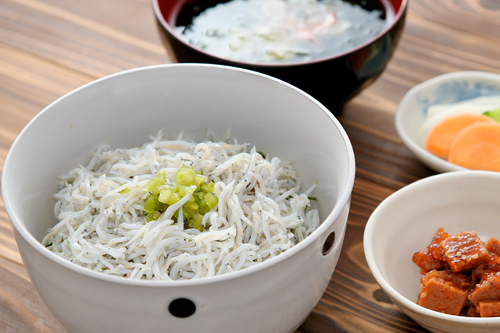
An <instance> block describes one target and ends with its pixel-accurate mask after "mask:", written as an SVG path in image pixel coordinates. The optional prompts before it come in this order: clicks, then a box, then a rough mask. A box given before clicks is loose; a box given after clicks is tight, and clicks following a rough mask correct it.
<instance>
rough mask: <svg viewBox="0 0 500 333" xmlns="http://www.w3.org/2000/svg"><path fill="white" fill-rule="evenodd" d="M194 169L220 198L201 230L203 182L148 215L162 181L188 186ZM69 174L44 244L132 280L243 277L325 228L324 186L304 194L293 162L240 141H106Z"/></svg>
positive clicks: (164, 187)
mask: <svg viewBox="0 0 500 333" xmlns="http://www.w3.org/2000/svg"><path fill="white" fill-rule="evenodd" d="M214 141H216V140H214ZM187 169H189V170H193V172H195V173H196V175H200V176H197V177H202V178H203V177H204V179H203V181H202V183H203V184H213V185H212V187H211V189H213V192H211V191H210V190H208V192H209V193H208V194H210V195H212V196H213V194H215V196H216V197H217V199H216V201H214V202H212V204H211V205H209V206H207V205H205V208H206V210H204V211H203V210H201V211H202V212H203V214H202V217H200V218H199V219H198V225H197V227H190V224H189V223H186V221H187V216H188V213H189V210H188V207H187V203H188V202H194V199H193V198H194V197H195V195H198V194H200V195H201V196H200V197H202V196H203V195H204V194H203V193H202V192H201V191H199V192H197V191H195V190H194V188H195V187H196V186H195V185H191V188H192V190H189V188H188V191H187V192H186V193H183V195H181V196H180V199H178V200H177V201H176V202H171V204H170V205H168V204H162V203H160V205H161V207H162V208H161V209H159V210H158V209H157V208H158V207H157V205H158V202H156V206H155V207H156V208H155V209H156V210H154V209H153V210H148V209H145V206H148V204H147V203H146V202H148V199H150V198H151V197H152V196H154V194H153V192H152V191H151V189H152V188H153V187H151V184H152V183H155V181H156V180H157V179H162V182H161V184H160V185H159V186H158V187H157V188H158V191H157V192H160V191H163V192H161V193H164V192H165V191H167V190H168V189H170V190H171V189H172V188H175V187H177V188H178V187H179V186H181V187H182V185H177V184H176V180H177V175H178V174H179V170H187ZM159 175H161V177H163V178H161V177H160V176H159ZM159 177H160V178H159ZM60 178H61V183H60V186H59V188H60V191H59V192H58V193H57V194H55V198H56V199H57V202H56V204H55V207H54V213H55V215H56V217H57V218H58V220H59V223H58V224H57V225H55V226H54V227H53V228H51V229H50V230H49V232H48V234H47V235H46V236H45V237H44V239H43V241H42V243H43V244H44V245H45V246H46V247H47V248H48V249H49V250H51V251H53V252H55V253H56V254H58V255H59V256H61V257H63V258H65V259H67V260H70V261H71V262H73V263H75V264H78V265H80V266H83V267H86V268H88V269H91V270H94V271H97V272H101V273H104V274H110V275H115V276H122V277H126V278H130V279H147V280H160V281H169V280H180V279H194V278H200V277H208V276H216V275H221V274H226V273H230V272H233V271H238V270H240V269H243V268H246V267H249V266H252V265H255V264H257V263H259V262H262V261H264V260H267V259H269V258H272V257H274V256H276V255H278V254H280V253H282V252H284V251H286V250H288V249H290V248H291V247H292V246H294V245H295V244H297V243H298V242H300V241H301V240H303V239H304V238H305V237H307V236H308V235H309V234H310V233H311V232H313V231H314V230H315V229H316V228H317V227H318V225H319V223H320V221H319V216H318V211H317V210H316V209H313V208H311V201H310V200H314V199H315V198H310V197H308V196H309V195H310V194H311V192H312V191H313V190H314V188H315V186H316V185H313V186H312V187H310V188H309V189H307V190H306V191H305V192H303V193H300V192H299V191H300V187H301V181H300V177H299V175H298V173H297V172H296V171H295V170H294V168H293V166H292V163H290V162H283V161H281V160H280V159H279V158H278V157H273V158H269V157H267V158H265V157H264V154H262V153H260V152H258V151H257V150H256V148H255V147H252V146H251V145H250V144H247V143H245V144H239V143H238V142H237V141H236V140H225V141H224V142H212V141H209V140H207V141H205V142H201V143H194V142H189V141H185V140H183V139H182V135H181V136H179V138H178V139H176V140H172V141H168V140H163V139H162V135H161V133H160V134H159V135H157V136H156V137H152V138H151V141H150V142H149V143H147V144H145V145H144V146H143V147H140V148H131V149H111V147H109V146H107V145H102V146H100V147H99V148H98V149H97V150H96V151H95V152H94V153H93V157H92V158H91V160H90V162H89V164H88V165H87V166H85V167H84V166H79V167H77V168H74V169H73V170H71V171H70V172H69V173H68V174H67V175H64V176H61V177H60ZM155 188H156V187H155ZM197 188H198V189H199V186H198V187H197ZM205 193H207V191H205ZM155 198H157V197H155ZM160 200H161V194H160ZM202 200H203V199H202ZM198 204H199V202H198ZM195 206H196V207H198V206H197V205H195ZM148 211H149V213H148ZM153 213H154V214H153ZM152 214H153V215H154V216H153V215H152ZM198 215H199V214H198ZM152 216H153V217H152Z"/></svg>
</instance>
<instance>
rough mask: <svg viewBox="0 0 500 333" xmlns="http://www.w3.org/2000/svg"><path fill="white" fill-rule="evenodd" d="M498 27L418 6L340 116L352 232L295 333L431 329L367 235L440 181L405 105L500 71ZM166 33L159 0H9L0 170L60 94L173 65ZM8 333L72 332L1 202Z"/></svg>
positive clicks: (422, 0)
mask: <svg viewBox="0 0 500 333" xmlns="http://www.w3.org/2000/svg"><path fill="white" fill-rule="evenodd" d="M498 22H500V2H499V1H497V0H440V1H435V0H410V6H409V12H408V17H407V21H406V26H405V30H404V33H403V35H402V38H401V41H400V44H399V46H398V49H397V51H396V53H395V55H394V57H393V59H392V60H391V62H390V64H389V66H388V67H387V69H386V71H385V72H384V74H383V75H382V76H381V77H380V78H379V79H378V80H377V81H376V82H375V83H374V84H373V85H372V86H371V87H369V88H368V89H367V90H365V91H364V92H363V93H361V94H360V95H359V96H357V97H356V98H355V99H354V100H353V101H352V102H350V103H349V104H348V105H347V107H346V109H345V110H344V112H343V113H342V115H341V116H340V117H339V120H340V122H341V123H342V125H343V126H344V128H345V129H346V131H347V133H348V135H349V137H350V139H351V142H352V144H353V147H354V152H355V155H356V163H357V168H356V171H357V175H356V181H355V185H354V191H353V194H352V207H351V212H350V216H349V222H348V228H347V233H346V238H345V241H344V247H343V250H342V255H341V257H340V260H339V264H338V266H337V269H336V271H335V273H334V274H333V276H332V280H331V283H330V285H329V286H328V289H327V290H326V292H325V294H324V296H323V298H322V299H321V301H320V302H319V304H318V305H317V306H316V308H315V309H314V311H313V312H312V313H311V315H310V316H309V317H308V318H307V320H306V321H305V322H304V323H303V325H302V326H301V327H300V328H299V329H298V331H297V332H301V333H312V332H425V330H424V329H422V328H421V327H420V326H418V325H417V324H415V323H414V322H413V321H412V320H410V319H409V318H408V317H406V316H405V315H404V314H402V313H401V312H400V311H399V310H398V309H397V308H396V306H395V305H394V304H392V302H391V301H390V299H389V298H388V297H387V296H386V295H385V294H384V293H383V292H382V291H381V290H380V287H379V286H378V284H377V283H376V282H375V280H374V278H373V276H372V275H371V273H370V271H369V269H368V267H367V264H366V261H365V257H364V254H363V246H362V238H363V231H364V227H365V225H366V221H367V219H368V218H369V216H370V214H371V213H372V211H373V210H374V209H375V207H377V205H378V204H379V203H380V202H381V201H382V200H383V199H385V198H386V197H387V196H388V195H390V194H391V193H393V192H394V191H397V190H398V189H400V188H402V187H403V186H405V185H407V184H409V183H411V182H414V181H416V180H418V179H421V178H423V177H427V176H429V175H432V174H434V172H433V171H431V170H429V169H427V168H426V167H425V166H423V165H422V164H421V163H420V162H418V161H417V160H416V159H415V158H414V157H413V155H411V154H410V152H409V151H408V150H407V149H406V148H405V147H404V146H403V145H402V144H401V141H400V140H399V138H398V136H397V134H396V131H395V129H394V124H393V122H394V113H395V112H396V109H397V106H398V103H399V102H400V100H401V98H402V97H403V96H404V94H405V93H406V92H407V91H408V90H409V89H410V88H412V87H413V86H415V85H416V84H418V83H420V82H422V81H425V80H427V79H430V78H432V77H434V76H437V75H440V74H443V73H447V72H453V71H462V70H478V71H489V72H494V73H500V26H499V23H498ZM156 29H157V28H156V25H155V21H154V15H153V12H152V8H151V3H150V1H149V0H106V1H102V0H86V1H75V0H0V168H3V164H4V162H5V158H6V156H7V152H8V150H9V148H10V146H11V145H12V143H13V141H14V140H15V138H16V137H17V135H18V134H19V133H20V132H21V130H22V129H23V128H24V126H26V124H27V123H28V122H29V121H30V120H31V119H32V118H33V117H34V116H35V115H36V114H37V113H39V112H40V111H41V110H42V109H43V108H44V107H45V106H47V105H48V104H50V103H51V102H53V101H54V100H56V99H57V98H59V97H60V96H62V95H64V94H66V93H67V92H69V91H71V90H73V89H75V88H77V87H79V86H81V85H83V84H85V83H87V82H90V81H92V80H95V79H97V78H100V77H103V76H105V75H108V74H111V73H116V72H118V71H122V70H126V69H130V68H135V67H140V66H147V65H154V64H161V63H170V62H172V61H173V59H174V57H173V56H172V55H169V54H168V52H167V51H166V50H165V49H164V47H163V46H162V44H161V41H160V37H159V35H158V33H157V30H156ZM0 332H58V333H60V332H66V330H65V329H64V328H63V327H62V326H61V324H60V323H59V322H58V321H57V320H56V319H55V318H54V317H53V315H52V314H51V313H50V311H49V310H48V309H47V307H46V306H45V305H44V303H43V302H42V300H41V298H40V296H39V295H38V294H37V292H36V290H35V288H34V287H33V285H32V284H31V282H30V279H29V276H28V274H27V272H26V270H25V268H24V266H23V264H22V259H21V257H20V255H19V252H18V249H17V245H16V242H15V239H14V235H13V232H12V229H11V224H10V221H9V218H8V216H7V213H6V211H5V207H4V205H3V202H1V203H0Z"/></svg>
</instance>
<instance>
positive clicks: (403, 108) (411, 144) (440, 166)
mask: <svg viewBox="0 0 500 333" xmlns="http://www.w3.org/2000/svg"><path fill="white" fill-rule="evenodd" d="M472 78H486V79H492V80H496V81H498V82H499V85H500V74H496V73H490V72H484V71H457V72H451V73H445V74H441V75H438V76H436V77H433V78H431V79H429V80H426V81H423V82H421V83H419V84H417V85H416V86H414V87H412V88H411V89H410V90H408V92H407V93H406V94H405V95H404V96H403V98H402V99H401V101H400V102H399V105H398V108H397V110H396V113H395V116H394V126H395V128H396V132H397V134H398V136H399V138H400V139H401V141H402V142H403V144H404V145H405V146H406V147H407V148H408V149H409V150H410V151H411V152H412V153H413V154H414V155H416V156H417V158H419V159H420V160H421V162H422V163H424V164H427V165H428V166H429V167H431V168H432V169H434V170H435V171H437V172H450V171H463V170H469V169H467V168H464V167H462V166H459V165H456V164H453V163H450V162H448V161H446V160H444V159H442V158H439V157H437V156H435V155H434V154H431V153H430V152H428V151H427V150H426V149H425V148H423V147H422V146H420V145H419V144H417V143H416V142H415V141H414V140H413V139H412V138H410V136H409V135H408V132H407V131H406V129H405V126H404V125H403V121H404V119H405V118H406V116H407V115H408V114H410V113H411V112H413V111H412V110H413V109H412V108H411V107H409V106H408V105H407V104H409V103H410V101H411V100H412V99H413V97H414V95H417V94H418V93H419V92H420V91H421V90H423V89H426V88H428V87H431V86H437V85H439V84H441V83H443V82H450V81H455V80H458V79H472Z"/></svg>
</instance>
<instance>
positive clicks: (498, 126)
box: [448, 122, 500, 171]
mask: <svg viewBox="0 0 500 333" xmlns="http://www.w3.org/2000/svg"><path fill="white" fill-rule="evenodd" d="M448 161H449V162H451V163H454V164H457V165H460V166H463V167H465V168H468V169H474V170H490V171H500V123H497V122H493V123H487V122H478V123H475V124H472V125H469V126H467V127H466V128H464V129H463V130H461V131H460V132H459V133H458V134H457V135H456V137H455V139H454V140H453V142H452V143H451V149H450V156H449V158H448Z"/></svg>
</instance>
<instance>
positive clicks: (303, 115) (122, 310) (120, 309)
mask: <svg viewBox="0 0 500 333" xmlns="http://www.w3.org/2000/svg"><path fill="white" fill-rule="evenodd" d="M228 127H230V129H231V134H232V135H233V136H234V137H236V138H237V139H238V141H239V142H249V143H253V144H255V145H256V147H257V149H259V150H262V151H264V152H267V153H269V155H271V156H279V157H280V158H282V159H283V160H287V161H294V166H295V167H296V168H297V171H298V172H300V174H301V177H302V181H303V185H304V188H307V187H309V186H311V185H312V184H313V183H314V182H316V181H317V182H318V187H317V188H316V190H315V196H316V197H317V198H318V202H317V204H318V209H319V214H320V218H321V220H322V224H321V225H320V226H319V227H318V229H317V230H316V231H314V232H313V233H311V235H310V236H308V237H307V238H306V239H304V240H303V241H302V242H300V243H299V244H297V245H296V246H294V247H293V248H291V249H290V250H289V251H287V252H285V253H283V254H280V255H278V256H276V257H274V258H270V259H269V260H267V261H265V262H263V263H260V264H258V265H254V266H252V267H250V268H246V269H243V270H240V271H237V272H233V273H229V274H226V275H222V276H216V277H207V278H202V279H197V280H184V281H164V282H160V281H143V280H141V281H137V280H130V279H126V278H121V277H116V276H109V275H105V274H100V273H97V272H94V271H91V270H88V269H86V268H83V267H81V266H78V265H75V264H72V263H70V262H69V261H67V260H65V259H63V258H61V257H59V256H57V255H56V254H55V253H53V252H51V251H49V250H48V249H46V248H45V247H44V246H43V245H42V244H41V243H40V240H41V239H42V238H43V236H44V234H46V232H47V229H48V228H51V227H53V226H54V225H55V224H56V222H57V221H56V218H55V216H54V208H53V207H54V204H55V199H54V198H53V194H54V193H56V192H57V184H58V180H57V176H58V175H61V174H64V173H66V172H67V171H68V170H70V169H71V168H73V167H74V166H75V165H78V163H82V164H84V165H86V164H87V162H88V160H89V159H90V154H91V152H92V151H95V150H96V148H97V147H98V146H99V145H100V144H102V143H109V144H110V145H111V146H112V147H114V148H130V147H139V146H140V145H142V144H144V143H145V142H147V141H148V140H149V137H150V136H151V135H155V134H156V133H157V132H158V131H159V130H163V131H164V138H165V139H172V138H174V139H175V138H176V137H177V136H178V135H179V132H180V131H181V130H183V132H184V138H185V139H187V140H193V141H202V140H203V139H205V138H206V130H207V128H208V129H210V130H212V131H213V133H216V134H219V135H220V136H221V137H222V136H223V135H224V133H225V131H226V130H227V128H228ZM354 173H355V165H354V153H353V151H352V146H351V143H350V141H349V138H348V137H347V134H346V133H345V131H344V129H343V128H342V126H341V125H340V123H339V122H338V121H337V119H335V117H333V116H332V114H331V113H330V112H329V111H328V110H327V109H326V108H325V107H324V106H323V105H321V104H320V103H318V102H317V101H316V100H315V99H313V98H312V97H311V96H309V95H307V94H305V93H304V92H302V91H301V90H299V89H297V88H295V87H293V86H291V85H289V84H287V83H285V82H283V81H280V80H277V79H275V78H272V77H270V76H266V75H263V74H259V73H255V72H251V71H248V70H243V69H237V68H231V67H225V66H216V65H201V64H171V65H158V66H151V67H144V68H138V69H134V70H129V71H125V72H122V73H117V74H114V75H110V76H108V77H105V78H102V79H99V80H96V81H94V82H91V83H89V84H87V85H85V86H83V87H81V88H79V89H77V90H75V91H73V92H71V93H69V94H67V95H65V96H63V97H61V98H60V99H58V100H56V101H55V102H54V103H52V104H51V105H49V106H48V107H47V108H45V109H44V110H43V111H41V112H40V113H39V114H38V115H37V116H36V117H35V118H34V119H33V120H32V121H31V122H30V123H29V124H28V125H27V126H26V128H25V129H24V130H23V131H22V132H21V134H20V135H19V137H18V138H17V139H16V141H15V142H14V144H13V145H12V147H11V149H10V151H9V154H8V155H7V159H6V161H5V166H4V169H3V174H2V195H3V200H4V202H5V208H6V210H7V212H8V214H9V217H10V219H11V221H12V224H13V226H14V235H15V237H16V241H17V244H18V246H19V250H20V252H21V255H22V257H23V261H24V264H25V266H26V268H27V270H28V272H29V274H30V277H31V280H32V281H33V284H34V285H35V287H36V288H37V291H38V292H39V294H40V296H41V297H42V299H43V300H44V302H45V303H46V304H47V306H48V307H49V308H50V310H51V311H52V312H53V313H54V315H55V316H56V318H57V319H58V320H59V321H60V322H61V323H62V325H64V327H66V328H67V329H68V330H69V331H70V332H72V333H73V332H160V331H165V330H168V331H169V332H207V333H208V332H291V331H293V330H294V329H296V328H297V327H298V326H299V325H300V324H301V323H302V321H304V320H305V318H307V316H308V315H309V313H310V312H311V310H312V309H313V308H314V306H315V305H316V304H317V302H318V301H319V300H320V298H321V296H322V295H323V293H324V291H325V289H326V287H327V286H328V283H329V282H330V278H331V275H332V273H333V270H334V269H335V265H336V264H337V261H338V258H339V255H340V251H341V247H342V241H343V238H344V234H345V229H346V223H347V215H348V212H349V206H350V197H351V191H352V188H353V183H354ZM333 235H335V237H334V239H333V238H332V237H333ZM325 244H326V249H325V247H324V246H325ZM330 246H331V247H330ZM328 249H329V251H328ZM179 298H184V299H187V300H188V301H185V302H177V301H176V300H177V299H179ZM185 303H187V304H188V305H190V306H189V309H186V310H189V312H188V311H182V312H183V313H186V312H188V314H187V315H186V317H185V318H179V317H176V316H174V314H175V313H174V311H172V310H171V308H174V309H177V310H183V304H185ZM0 330H1V329H0Z"/></svg>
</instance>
